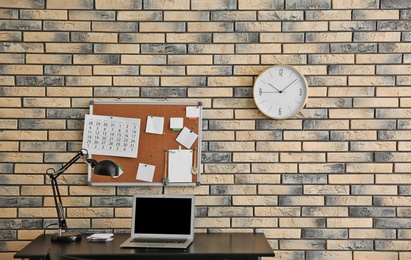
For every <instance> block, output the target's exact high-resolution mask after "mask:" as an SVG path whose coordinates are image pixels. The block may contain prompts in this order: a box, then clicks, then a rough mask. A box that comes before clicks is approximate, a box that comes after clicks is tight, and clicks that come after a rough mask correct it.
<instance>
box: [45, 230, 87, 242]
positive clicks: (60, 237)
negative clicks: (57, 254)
mask: <svg viewBox="0 0 411 260" xmlns="http://www.w3.org/2000/svg"><path fill="white" fill-rule="evenodd" d="M51 241H53V242H79V241H81V234H80V233H78V232H61V233H60V232H59V233H55V234H53V235H52V236H51Z"/></svg>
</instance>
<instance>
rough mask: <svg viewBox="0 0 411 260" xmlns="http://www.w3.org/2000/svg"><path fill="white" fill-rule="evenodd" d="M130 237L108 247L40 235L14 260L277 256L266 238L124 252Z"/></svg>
mask: <svg viewBox="0 0 411 260" xmlns="http://www.w3.org/2000/svg"><path fill="white" fill-rule="evenodd" d="M128 237H129V234H116V235H115V237H114V240H113V241H111V242H106V243H91V242H88V241H87V238H86V235H83V238H82V240H81V242H77V243H76V242H72V243H61V242H60V243H56V242H51V239H50V238H51V235H40V236H39V237H37V238H36V239H35V240H33V241H32V242H31V243H30V244H28V245H27V246H26V247H24V248H23V249H22V250H20V252H18V253H17V254H15V255H14V258H28V259H32V260H35V259H36V260H40V259H44V256H45V255H46V253H47V250H49V249H50V250H51V251H53V252H56V253H61V254H65V255H69V256H76V257H83V258H87V259H99V260H109V259H110V260H113V259H116V260H117V259H126V260H131V259H150V260H160V259H185V260H194V259H202V260H204V259H213V260H216V259H218V260H234V259H235V260H257V259H259V258H260V257H263V256H274V252H273V250H272V249H271V247H270V245H269V244H268V242H267V239H266V238H265V236H264V234H250V233H221V234H202V233H198V234H195V238H194V242H193V243H192V244H191V245H190V246H189V247H188V248H187V249H186V250H181V249H124V248H120V244H121V243H123V242H124V240H126V239H127V238H128Z"/></svg>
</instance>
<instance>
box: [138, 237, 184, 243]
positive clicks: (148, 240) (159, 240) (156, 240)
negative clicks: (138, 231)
mask: <svg viewBox="0 0 411 260" xmlns="http://www.w3.org/2000/svg"><path fill="white" fill-rule="evenodd" d="M186 241H187V239H184V238H133V239H132V240H131V242H134V243H168V244H183V243H185V242H186Z"/></svg>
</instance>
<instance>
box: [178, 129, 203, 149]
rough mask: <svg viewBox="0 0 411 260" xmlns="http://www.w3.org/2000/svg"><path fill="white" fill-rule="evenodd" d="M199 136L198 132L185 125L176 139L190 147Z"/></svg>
mask: <svg viewBox="0 0 411 260" xmlns="http://www.w3.org/2000/svg"><path fill="white" fill-rule="evenodd" d="M197 136H198V135H197V134H196V133H194V132H193V131H191V130H190V129H188V128H187V127H184V128H183V130H181V132H180V134H179V135H178V136H177V139H176V141H177V142H179V143H180V144H182V145H184V146H185V147H186V148H187V149H190V147H191V146H192V145H193V143H194V142H195V140H196V139H197Z"/></svg>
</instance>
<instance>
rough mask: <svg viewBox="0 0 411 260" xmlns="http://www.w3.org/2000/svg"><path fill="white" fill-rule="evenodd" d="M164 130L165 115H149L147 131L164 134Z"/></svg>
mask: <svg viewBox="0 0 411 260" xmlns="http://www.w3.org/2000/svg"><path fill="white" fill-rule="evenodd" d="M163 130H164V117H159V116H148V117H147V125H146V133H150V134H157V135H162V134H163Z"/></svg>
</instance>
